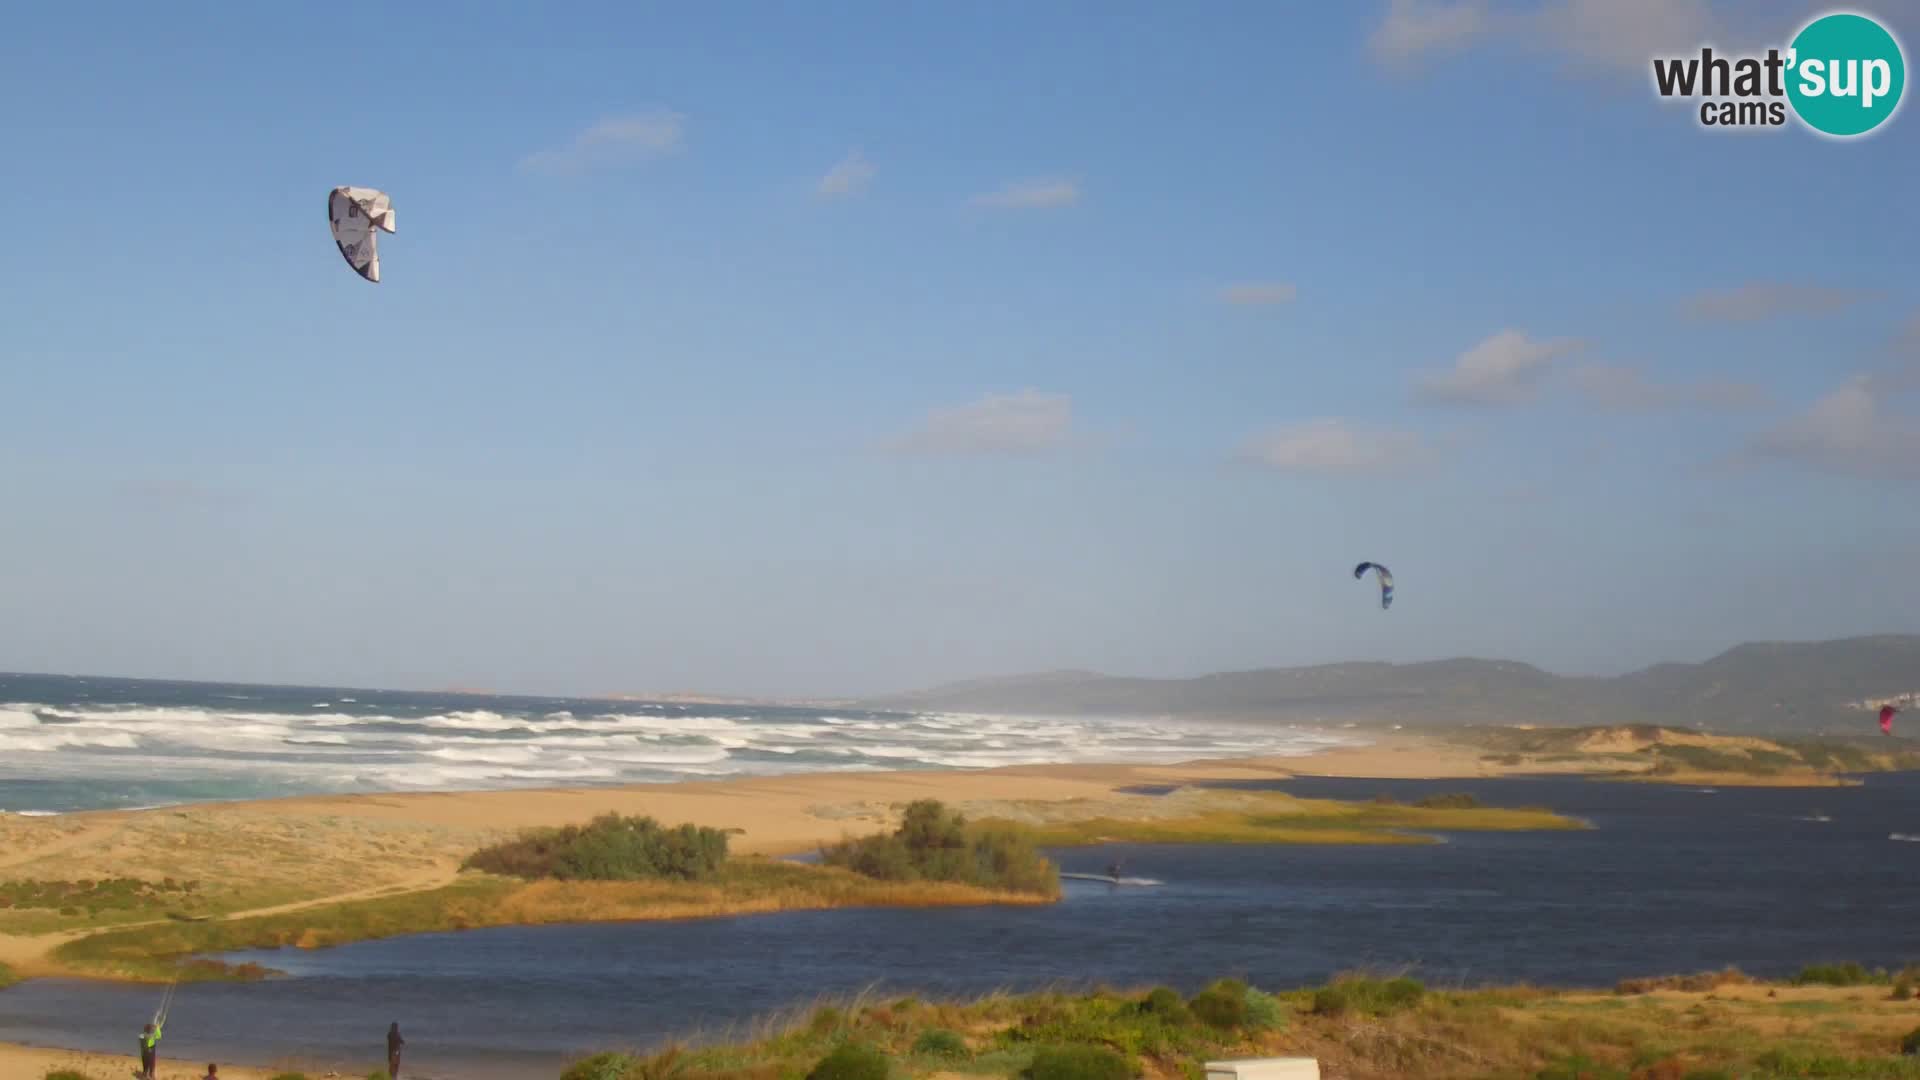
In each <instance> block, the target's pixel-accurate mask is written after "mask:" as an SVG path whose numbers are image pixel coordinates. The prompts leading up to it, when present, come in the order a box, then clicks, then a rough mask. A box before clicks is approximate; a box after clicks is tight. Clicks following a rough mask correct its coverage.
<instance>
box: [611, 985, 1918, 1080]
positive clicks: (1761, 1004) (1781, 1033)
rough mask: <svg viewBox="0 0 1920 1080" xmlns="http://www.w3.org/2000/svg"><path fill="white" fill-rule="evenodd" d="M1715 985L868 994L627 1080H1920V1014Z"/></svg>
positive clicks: (708, 1044) (1816, 993)
mask: <svg viewBox="0 0 1920 1080" xmlns="http://www.w3.org/2000/svg"><path fill="white" fill-rule="evenodd" d="M1701 978H1703V977H1692V976H1689V977H1683V978H1676V979H1654V980H1641V982H1643V983H1645V984H1646V985H1653V986H1668V985H1676V984H1695V983H1697V982H1698V981H1699V980H1700V979H1701ZM1704 979H1705V981H1707V982H1715V983H1718V987H1717V989H1714V990H1711V991H1707V990H1701V991H1679V990H1656V991H1654V992H1651V993H1648V994H1645V995H1642V996H1638V997H1632V998H1625V997H1621V996H1618V995H1615V994H1602V993H1593V992H1553V991H1545V990H1539V989H1534V988H1528V987H1517V988H1507V989H1497V990H1478V991H1455V992H1432V991H1429V992H1427V993H1425V994H1424V995H1419V996H1411V997H1407V998H1406V999H1405V1000H1403V1001H1402V1002H1401V1003H1400V1004H1397V1005H1395V1004H1390V1003H1386V1001H1385V999H1383V1001H1382V1003H1381V1004H1380V1005H1379V1006H1378V1007H1377V1008H1371V1009H1367V1010H1357V1011H1356V1010H1353V1009H1344V1010H1340V1011H1337V1012H1326V1011H1321V1010H1320V1009H1319V1008H1318V1007H1317V1005H1316V1001H1317V1000H1318V999H1321V998H1325V997H1326V996H1327V995H1326V994H1325V993H1324V992H1323V991H1322V992H1316V991H1314V990H1304V991H1293V992H1288V993H1283V994H1280V995H1278V1001H1279V1004H1280V1007H1281V1008H1280V1016H1279V1018H1278V1022H1277V1023H1276V1022H1265V1023H1259V1024H1254V1025H1252V1026H1250V1027H1244V1028H1237V1029H1221V1028H1215V1027H1210V1026H1208V1025H1207V1024H1206V1023H1205V1022H1204V1021H1202V1020H1200V1019H1199V1018H1198V1017H1197V1016H1195V1015H1194V1010H1192V1009H1191V1008H1188V1009H1184V1010H1179V1009H1176V1010H1175V1011H1173V1012H1169V1011H1167V1010H1165V1009H1154V1008H1152V1007H1150V1006H1148V1005H1147V1003H1146V995H1145V993H1144V988H1142V989H1137V990H1133V991H1129V992H1124V993H1123V992H1117V991H1113V990H1102V989H1094V990H1091V991H1080V992H1071V993H1070V992H1043V993H1034V994H1024V995H1017V996H1016V995H1010V994H995V995H991V996H989V997H986V998H982V999H978V1000H975V1001H970V1002H927V1001H921V1000H917V999H914V998H895V999H891V1000H880V999H876V998H874V997H872V996H870V995H865V996H862V997H859V998H856V999H853V1000H849V1001H839V1002H831V1001H819V1002H815V1003H813V1004H812V1005H811V1006H810V1007H808V1008H804V1009H800V1010H793V1011H789V1012H786V1013H783V1014H781V1015H779V1016H776V1017H771V1018H768V1019H767V1020H765V1021H762V1022H760V1023H758V1024H755V1025H751V1026H749V1027H748V1028H746V1029H744V1030H741V1031H739V1032H737V1033H736V1034H737V1036H738V1041H729V1042H723V1043H722V1042H714V1041H711V1040H696V1041H695V1048H694V1049H691V1050H689V1049H687V1048H686V1045H685V1044H682V1045H680V1046H677V1047H675V1048H673V1049H671V1050H670V1051H668V1054H669V1055H670V1057H669V1056H662V1057H660V1058H655V1059H651V1060H649V1059H645V1058H638V1059H634V1060H633V1062H632V1063H631V1066H632V1067H631V1068H630V1069H629V1071H628V1072H627V1073H626V1074H625V1076H623V1077H622V1078H621V1080H640V1078H642V1077H646V1076H656V1075H663V1072H662V1069H663V1066H665V1065H667V1064H669V1063H670V1064H671V1065H672V1066H673V1070H672V1071H673V1074H674V1075H676V1076H678V1077H680V1078H681V1080H717V1078H718V1077H721V1076H764V1077H768V1078H769V1080H773V1078H777V1077H791V1076H799V1075H802V1074H804V1073H805V1072H806V1071H807V1070H808V1069H809V1068H810V1067H811V1066H812V1065H813V1063H814V1062H816V1061H817V1060H819V1058H820V1057H821V1056H822V1055H823V1054H825V1053H826V1051H827V1050H828V1049H829V1048H831V1047H832V1046H833V1045H835V1044H836V1043H838V1042H840V1041H842V1040H846V1039H857V1040H860V1041H863V1042H868V1043H871V1044H873V1045H875V1046H878V1047H879V1048H881V1049H882V1050H884V1051H885V1052H887V1053H888V1054H889V1055H890V1056H891V1057H892V1058H893V1059H894V1063H895V1066H896V1075H904V1076H914V1077H939V1076H955V1075H972V1076H1013V1075H1016V1074H1018V1073H1019V1071H1020V1070H1021V1069H1023V1068H1024V1067H1025V1066H1026V1064H1027V1063H1028V1062H1029V1061H1030V1060H1031V1059H1032V1055H1033V1052H1034V1051H1035V1049H1037V1048H1038V1047H1041V1046H1049V1045H1076V1044H1078V1045H1084V1044H1094V1045H1102V1046H1106V1047H1109V1048H1111V1049H1114V1050H1116V1051H1119V1052H1121V1053H1122V1054H1124V1055H1126V1056H1128V1057H1129V1058H1131V1059H1132V1060H1133V1061H1134V1063H1135V1065H1136V1067H1137V1068H1138V1069H1139V1071H1140V1074H1141V1075H1142V1076H1144V1077H1147V1078H1149V1080H1159V1078H1168V1080H1172V1078H1184V1077H1187V1076H1190V1075H1192V1069H1193V1067H1194V1065H1195V1064H1196V1063H1198V1062H1200V1061H1204V1060H1209V1059H1215V1058H1221V1057H1241V1056H1247V1057H1254V1056H1269V1055H1273V1056H1278V1055H1306V1056H1311V1057H1315V1058H1318V1059H1319V1061H1320V1065H1321V1069H1322V1075H1324V1076H1327V1077H1329V1078H1333V1077H1338V1078H1341V1080H1467V1078H1487V1080H1535V1078H1568V1080H1571V1078H1573V1077H1587V1078H1591V1080H1683V1078H1685V1077H1687V1076H1688V1075H1689V1074H1690V1073H1692V1074H1695V1075H1704V1076H1711V1075H1715V1070H1718V1071H1720V1072H1721V1073H1724V1074H1725V1075H1731V1076H1740V1077H1743V1078H1749V1080H1786V1078H1788V1077H1805V1076H1822V1077H1854V1078H1879V1080H1912V1078H1916V1077H1920V1062H1916V1061H1915V1060H1914V1059H1911V1058H1902V1057H1901V1056H1900V1054H1899V1042H1900V1039H1901V1037H1902V1036H1903V1035H1905V1034H1906V1033H1907V1032H1908V1031H1910V1030H1912V1029H1913V1027H1914V1026H1915V1024H1916V1023H1917V1022H1920V1014H1916V1012H1915V1009H1914V1007H1913V1006H1912V1005H1910V1004H1909V1005H1907V1006H1905V1007H1901V1006H1900V1005H1899V1004H1898V1003H1893V1002H1888V1001H1885V1000H1882V999H1881V998H1879V997H1874V996H1872V995H1869V994H1865V993H1852V994H1849V993H1848V992H1845V991H1839V990H1833V989H1830V988H1817V989H1808V988H1796V987H1786V986H1770V985H1764V984H1749V983H1745V982H1740V981H1738V980H1733V981H1727V980H1728V979H1729V976H1728V975H1727V974H1726V973H1717V974H1715V975H1712V976H1708V977H1704ZM1358 981H1365V980H1358ZM1382 985H1384V984H1382ZM1769 995H1772V996H1769ZM1882 997H1884V995H1882ZM1270 1000H1271V999H1270ZM930 1030H943V1031H949V1032H953V1033H955V1034H956V1035H958V1036H959V1037H960V1039H961V1040H962V1041H963V1042H964V1044H965V1046H966V1053H965V1056H964V1057H963V1058H962V1059H959V1060H955V1059H953V1058H951V1057H936V1056H933V1055H925V1056H923V1055H920V1054H916V1052H915V1049H914V1048H915V1046H916V1044H917V1043H918V1042H919V1039H920V1036H922V1035H923V1034H925V1033H926V1032H928V1031H930ZM608 1075H619V1074H618V1073H617V1072H614V1073H609V1074H608Z"/></svg>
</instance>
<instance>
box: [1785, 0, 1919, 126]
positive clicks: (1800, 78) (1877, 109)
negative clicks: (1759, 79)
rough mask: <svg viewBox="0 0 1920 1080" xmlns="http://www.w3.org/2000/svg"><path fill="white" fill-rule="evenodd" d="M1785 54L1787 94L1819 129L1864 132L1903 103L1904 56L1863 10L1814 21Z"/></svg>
mask: <svg viewBox="0 0 1920 1080" xmlns="http://www.w3.org/2000/svg"><path fill="white" fill-rule="evenodd" d="M1787 57H1788V59H1787V65H1788V73H1787V99H1788V100H1789V101H1791V102H1793V111H1794V112H1795V113H1797V114H1799V116H1800V119H1801V120H1803V121H1805V122H1806V124H1807V126H1808V127H1811V128H1813V129H1814V130H1815V131H1818V132H1821V133H1823V134H1826V135H1832V136H1836V137H1838V138H1850V137H1852V136H1855V135H1865V134H1866V133H1867V132H1869V131H1872V130H1873V129H1874V128H1877V127H1879V126H1880V125H1881V124H1884V123H1886V122H1887V119H1888V118H1889V117H1891V116H1892V115H1893V114H1894V112H1895V110H1897V109H1899V107H1900V92H1901V91H1902V90H1904V89H1906V85H1907V61H1906V57H1905V56H1903V55H1902V54H1901V52H1900V43H1899V42H1898V41H1895V40H1894V39H1893V35H1892V34H1890V33H1888V32H1887V29H1886V28H1885V27H1883V26H1881V25H1880V24H1879V23H1877V22H1874V21H1873V20H1872V19H1869V18H1867V17H1866V16H1865V15H1855V14H1852V13H1850V12H1843V13H1837V14H1833V15H1823V16H1821V17H1820V18H1818V19H1815V20H1813V21H1812V22H1810V23H1808V24H1807V25H1806V27H1805V28H1804V29H1802V30H1801V31H1800V33H1798V34H1796V35H1795V36H1794V39H1793V43H1792V45H1791V46H1789V48H1788V53H1787Z"/></svg>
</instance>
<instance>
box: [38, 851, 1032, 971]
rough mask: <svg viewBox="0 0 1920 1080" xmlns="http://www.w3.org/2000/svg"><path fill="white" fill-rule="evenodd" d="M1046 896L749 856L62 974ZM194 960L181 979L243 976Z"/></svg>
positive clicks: (69, 963) (266, 933) (134, 946)
mask: <svg viewBox="0 0 1920 1080" xmlns="http://www.w3.org/2000/svg"><path fill="white" fill-rule="evenodd" d="M1045 902H1047V900H1046V898H1043V897H1035V896H1028V895H1022V894H1014V893H1005V892H997V891H992V890H987V889H979V888H974V887H971V886H966V885H952V884H945V883H937V882H913V883H892V882H880V881H873V880H870V879H868V878H863V877H861V876H859V875H857V874H853V873H850V872H848V871H844V870H835V869H831V868H825V867H813V866H804V865H799V864H794V863H783V862H774V861H769V860H761V859H742V860H738V861H736V862H734V863H730V864H728V865H727V866H726V867H724V868H723V869H722V870H721V871H720V872H719V873H718V874H716V875H715V876H714V877H713V878H712V879H710V880H705V881H699V882H681V881H621V882H560V881H541V882H531V883H528V882H521V881H518V880H514V879H509V878H501V877H494V876H492V875H485V874H464V875H462V876H461V877H460V879H459V880H457V881H455V882H454V883H453V884H451V885H448V886H445V887H442V888H438V889H432V890H427V891H422V892H411V893H403V894H400V895H396V896H387V897H377V898H371V899H365V900H357V901H353V902H349V903H343V904H332V905H326V906H321V907H314V908H305V909H302V910H299V911H295V912H286V913H282V914H276V915H262V916H256V917H250V918H238V919H226V920H217V921H212V922H205V923H168V924H163V925H158V926H150V927H142V928H140V929H138V930H113V931H108V932H105V933H100V934H93V935H90V936H87V937H83V938H79V939H77V940H74V941H70V942H67V943H65V944H63V945H61V946H59V947H58V948H56V949H54V951H53V954H52V958H53V960H54V961H55V962H56V963H58V964H59V965H60V966H61V967H62V968H63V969H65V970H68V971H71V972H75V973H80V974H87V975H94V976H109V977H117V978H124V979H134V980H157V979H163V978H171V977H172V976H173V974H174V973H175V972H176V971H177V970H178V965H179V963H180V961H181V959H182V958H184V957H187V956H192V955H204V954H211V953H222V952H231V951H236V950H242V949H270V948H280V947H284V946H293V947H296V948H304V949H314V948H326V947H329V946H334V945H343V944H346V943H348V942H353V941H366V940H372V939H376V938H386V937H395V936H398V935H402V934H420V933H437V932H443V931H449V930H471V929H478V928H481V927H489V926H533V925H543V924H550V923H568V922H623V921H647V920H659V919H692V918H712V917H719V916H725V915H743V914H764V913H768V912H775V911H803V910H821V909H827V908H842V907H961V906H969V905H979V904H1028V903H1045ZM262 973H263V972H239V973H237V972H234V971H228V970H224V969H222V968H220V967H219V966H217V965H213V964H205V963H203V964H200V965H197V966H196V967H195V968H194V969H193V970H191V971H189V972H188V973H187V976H186V977H188V978H223V977H236V976H238V977H247V976H252V975H258V974H262Z"/></svg>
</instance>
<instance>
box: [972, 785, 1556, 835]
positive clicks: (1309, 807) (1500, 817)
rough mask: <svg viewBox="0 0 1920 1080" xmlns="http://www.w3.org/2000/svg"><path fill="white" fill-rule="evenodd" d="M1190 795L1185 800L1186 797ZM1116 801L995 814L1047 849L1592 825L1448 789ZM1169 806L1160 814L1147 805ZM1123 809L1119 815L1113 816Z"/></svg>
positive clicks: (1250, 793)
mask: <svg viewBox="0 0 1920 1080" xmlns="http://www.w3.org/2000/svg"><path fill="white" fill-rule="evenodd" d="M1183 794H1184V795H1185V796H1186V797H1184V798H1181V797H1180V796H1182V795H1183ZM1132 798H1133V799H1134V800H1136V801H1135V802H1134V803H1132V804H1126V805H1121V806H1116V805H1112V804H1106V805H1098V804H1095V805H1088V804H1076V803H1075V802H1072V801H1069V802H1063V803H1054V804H1047V805H1046V806H1044V807H1035V806H1014V807H1008V808H1006V809H1007V811H1008V812H1009V813H1013V814H1019V815H1021V816H1022V817H1024V818H1025V819H1026V820H1024V821H1019V822H1017V823H1016V821H1015V820H1014V819H1013V818H1000V819H992V820H991V821H990V822H989V823H990V824H994V825H1015V824H1017V826H1018V827H1020V828H1023V829H1024V830H1025V831H1026V833H1027V835H1028V836H1029V837H1030V838H1031V839H1032V841H1033V842H1034V843H1035V844H1036V845H1038V846H1040V847H1076V846H1084V845H1090V844H1104V843H1141V844H1431V843H1436V842H1437V838H1436V837H1435V836H1433V835H1431V834H1434V833H1445V832H1476V831H1527V830H1539V829H1582V828H1586V827H1587V825H1586V823H1585V822H1582V821H1579V820H1577V819H1574V818H1570V817H1565V816H1562V815H1560V814H1556V813H1554V812H1553V811H1551V810H1547V809H1543V808H1538V807H1523V808H1506V807H1488V806H1481V805H1480V804H1479V803H1478V801H1477V800H1474V799H1473V798H1472V796H1463V795H1441V796H1433V797H1430V798H1428V799H1424V800H1422V801H1421V802H1419V803H1416V804H1412V805H1407V804H1402V803H1399V802H1396V801H1394V800H1393V799H1391V798H1387V797H1384V796H1382V797H1380V798H1376V799H1375V800H1373V801H1372V802H1366V803H1355V802H1339V801H1336V800H1332V799H1302V798H1297V797H1295V796H1292V795H1288V794H1285V793H1283V792H1277V791H1232V792H1220V791H1193V792H1191V793H1184V792H1175V793H1172V794H1170V795H1167V796H1145V795H1141V796H1133V797H1132ZM1155 800H1160V801H1163V802H1165V804H1166V809H1165V810H1164V811H1163V812H1159V813H1155V812H1153V811H1152V810H1151V809H1150V808H1149V807H1148V806H1147V805H1144V804H1146V803H1150V802H1153V801H1155ZM1116 811H1117V812H1116Z"/></svg>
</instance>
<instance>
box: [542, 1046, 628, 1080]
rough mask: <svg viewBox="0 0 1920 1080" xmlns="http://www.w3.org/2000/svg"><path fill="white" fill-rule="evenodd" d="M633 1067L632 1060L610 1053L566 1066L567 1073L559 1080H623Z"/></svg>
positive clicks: (622, 1055)
mask: <svg viewBox="0 0 1920 1080" xmlns="http://www.w3.org/2000/svg"><path fill="white" fill-rule="evenodd" d="M633 1066H634V1060H633V1058H631V1057H628V1056H627V1055H625V1054H618V1053H613V1052H611V1051H610V1052H608V1053H604V1054H595V1055H593V1056H592V1057H590V1058H583V1059H581V1060H579V1061H576V1062H574V1063H573V1064H572V1065H569V1066H567V1071H566V1072H563V1073H561V1074H560V1080H624V1077H625V1076H626V1075H627V1072H628V1070H630V1069H632V1068H633Z"/></svg>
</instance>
